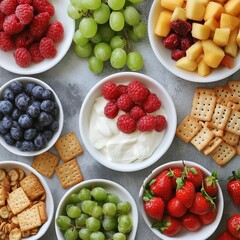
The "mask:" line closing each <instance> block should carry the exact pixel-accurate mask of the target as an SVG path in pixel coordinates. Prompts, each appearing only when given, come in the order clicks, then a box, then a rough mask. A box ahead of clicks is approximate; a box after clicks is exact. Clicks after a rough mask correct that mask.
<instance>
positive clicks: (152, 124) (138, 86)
mask: <svg viewBox="0 0 240 240" xmlns="http://www.w3.org/2000/svg"><path fill="white" fill-rule="evenodd" d="M102 95H103V97H104V98H105V99H106V100H108V102H107V103H106V105H105V107H104V115H105V116H106V117H107V118H110V119H114V118H115V117H117V116H118V113H119V111H120V110H121V111H123V112H124V113H123V114H121V115H120V116H119V117H118V119H117V127H118V129H119V130H120V131H122V132H124V133H127V134H129V133H132V132H134V131H135V130H137V129H138V130H140V131H141V132H148V131H153V130H155V131H158V132H161V131H162V130H164V129H165V128H166V126H167V121H166V118H165V117H164V116H163V115H160V114H158V115H157V114H156V111H157V110H159V109H160V107H161V101H160V100H159V98H158V96H157V95H156V94H155V93H152V92H151V91H150V90H149V89H148V88H146V87H145V86H144V85H143V84H142V83H141V82H140V81H137V80H135V81H132V82H130V83H129V84H128V85H123V84H119V85H116V84H115V83H113V82H111V81H109V82H107V83H105V84H104V85H103V87H102Z"/></svg>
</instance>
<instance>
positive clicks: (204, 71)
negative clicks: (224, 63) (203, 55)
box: [198, 61, 212, 77]
mask: <svg viewBox="0 0 240 240" xmlns="http://www.w3.org/2000/svg"><path fill="white" fill-rule="evenodd" d="M211 70H212V68H210V67H209V66H208V65H207V64H206V63H205V62H204V61H201V62H200V63H198V74H199V75H200V76H202V77H205V76H207V75H209V74H210V73H211Z"/></svg>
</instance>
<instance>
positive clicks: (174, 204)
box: [167, 197, 187, 217]
mask: <svg viewBox="0 0 240 240" xmlns="http://www.w3.org/2000/svg"><path fill="white" fill-rule="evenodd" d="M167 211H168V214H169V215H170V216H172V217H182V216H183V215H184V214H185V213H186V212H187V208H186V207H185V206H184V204H183V203H182V202H181V201H180V200H179V199H178V198H177V197H173V198H172V199H170V200H169V202H168V203H167Z"/></svg>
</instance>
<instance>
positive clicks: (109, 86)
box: [102, 82, 119, 100]
mask: <svg viewBox="0 0 240 240" xmlns="http://www.w3.org/2000/svg"><path fill="white" fill-rule="evenodd" d="M102 95H103V97H104V98H105V99H107V100H117V98H118V96H119V92H118V88H117V85H116V84H115V83H113V82H107V83H105V84H104V85H103V87H102Z"/></svg>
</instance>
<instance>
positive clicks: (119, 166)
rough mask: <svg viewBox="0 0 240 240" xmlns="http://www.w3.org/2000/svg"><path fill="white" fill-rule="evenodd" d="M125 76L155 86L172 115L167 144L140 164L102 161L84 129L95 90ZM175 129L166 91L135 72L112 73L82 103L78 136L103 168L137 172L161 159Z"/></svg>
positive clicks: (101, 155) (102, 157)
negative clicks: (88, 104) (162, 94)
mask: <svg viewBox="0 0 240 240" xmlns="http://www.w3.org/2000/svg"><path fill="white" fill-rule="evenodd" d="M126 75H127V76H129V77H131V78H135V79H144V80H146V81H148V82H150V83H151V84H153V85H155V86H157V87H158V88H159V89H160V90H161V91H162V92H163V93H164V98H165V99H166V101H167V102H168V104H169V109H170V111H171V113H172V115H171V121H172V125H171V128H168V130H167V132H165V134H164V136H166V134H167V133H168V135H169V138H168V143H167V144H165V145H164V146H165V147H164V148H161V152H160V154H158V155H157V156H155V155H154V152H155V151H156V150H157V149H158V148H156V149H155V151H154V152H153V154H152V155H151V156H150V157H149V158H148V159H151V160H150V161H147V160H146V159H145V160H143V161H141V162H133V163H130V164H129V163H114V162H110V161H108V160H106V161H105V160H104V159H105V158H106V157H105V156H104V155H103V154H102V153H101V152H100V151H98V150H97V149H95V148H94V147H93V146H92V144H91V142H90V139H89V137H88V136H87V135H88V134H87V133H88V130H87V129H86V128H85V127H84V121H86V115H85V111H86V109H87V103H88V101H89V100H90V99H91V96H92V94H94V92H95V91H96V90H97V89H99V88H100V87H101V86H102V85H103V84H104V83H105V82H107V81H111V80H112V79H115V78H120V77H123V79H124V76H126ZM176 127H177V112H176V108H175V105H174V103H173V100H172V98H171V96H170V95H169V93H168V92H167V90H166V89H165V88H164V87H163V86H162V85H161V84H160V83H159V82H158V81H156V80H155V79H153V78H151V77H149V76H147V75H145V74H142V73H137V72H119V73H114V74H111V75H109V76H107V77H105V78H103V79H102V80H100V81H99V82H98V83H97V84H95V85H94V86H93V87H92V88H91V90H90V91H89V92H88V94H87V96H86V97H85V99H84V101H83V103H82V106H81V109H80V113H79V130H80V135H81V138H82V140H83V144H84V145H85V147H86V148H87V150H88V152H89V153H90V155H91V156H93V157H94V159H96V160H97V161H98V162H99V163H101V164H102V165H103V166H105V167H107V168H109V169H112V170H116V171H120V172H134V171H139V170H142V169H145V168H147V167H149V166H150V165H152V164H154V163H155V162H157V161H158V160H159V159H160V158H161V157H162V155H163V154H164V153H165V152H166V151H167V150H168V148H169V147H170V145H171V144H172V141H173V139H174V137H175V131H176ZM164 136H163V138H164ZM160 145H161V143H160Z"/></svg>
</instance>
